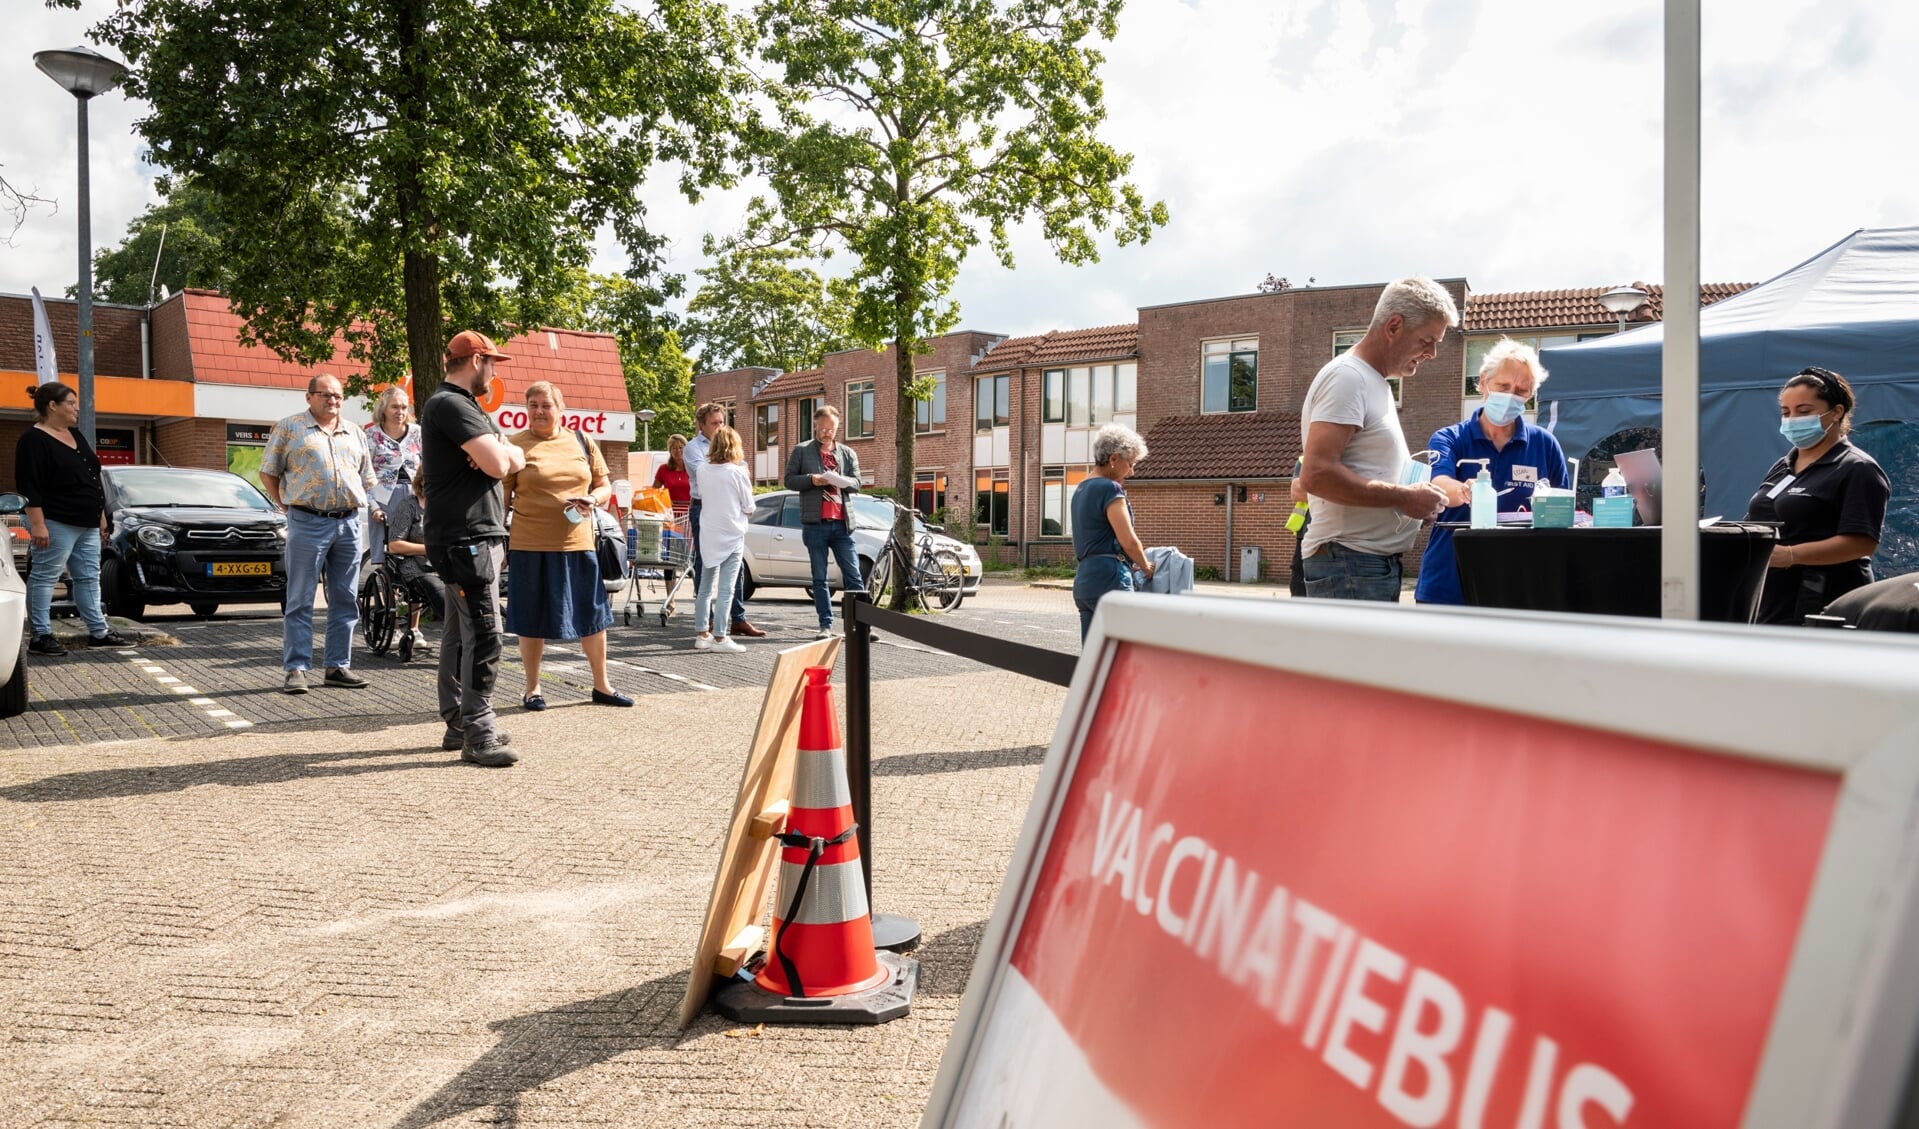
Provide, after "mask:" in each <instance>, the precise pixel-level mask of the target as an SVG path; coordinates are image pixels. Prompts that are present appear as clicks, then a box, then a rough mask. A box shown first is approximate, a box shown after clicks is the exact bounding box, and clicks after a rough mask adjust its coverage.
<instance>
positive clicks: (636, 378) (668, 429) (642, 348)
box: [561, 271, 694, 447]
mask: <svg viewBox="0 0 1919 1129" xmlns="http://www.w3.org/2000/svg"><path fill="white" fill-rule="evenodd" d="M664 297H665V294H664V293H662V291H660V290H658V289H655V288H651V287H647V286H642V285H640V284H638V283H636V282H634V281H633V280H632V279H630V278H622V277H620V276H618V275H595V274H588V273H586V272H584V271H582V272H579V273H578V275H577V276H576V278H575V282H574V286H573V288H572V290H571V292H570V293H569V295H568V297H567V299H566V301H565V302H564V303H563V304H562V307H561V312H562V315H563V316H564V318H565V319H566V324H567V325H570V326H574V327H577V328H579V329H586V330H592V331H594V332H598V333H610V334H612V335H613V339H614V341H616V342H617V343H618V345H619V349H620V368H621V370H622V371H623V373H624V374H625V376H626V398H627V401H628V402H629V403H630V404H631V406H632V408H633V410H634V411H636V412H637V411H642V410H646V409H651V410H652V411H653V412H655V413H656V415H655V417H654V419H653V423H652V427H651V430H652V431H653V432H654V433H655V434H657V435H659V436H660V438H659V439H657V440H654V443H655V444H656V445H659V446H662V447H663V446H664V445H665V441H666V436H668V435H671V434H673V433H675V432H678V433H680V434H682V435H691V434H693V408H694V404H693V362H692V360H691V359H690V358H688V357H687V355H686V353H685V352H684V351H683V350H682V349H681V347H680V335H679V333H678V331H677V330H675V329H674V319H673V317H672V316H671V315H670V314H667V313H665V312H664V310H663V309H662V301H663V298H664Z"/></svg>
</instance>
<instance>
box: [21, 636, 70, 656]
mask: <svg viewBox="0 0 1919 1129" xmlns="http://www.w3.org/2000/svg"><path fill="white" fill-rule="evenodd" d="M27 653H28V654H30V655H45V656H46V657H48V658H50V659H52V658H59V657H60V656H61V655H64V654H66V653H67V649H66V648H65V647H62V646H61V645H60V640H58V639H55V638H54V637H53V636H51V635H35V636H34V637H33V642H31V643H28V644H27Z"/></svg>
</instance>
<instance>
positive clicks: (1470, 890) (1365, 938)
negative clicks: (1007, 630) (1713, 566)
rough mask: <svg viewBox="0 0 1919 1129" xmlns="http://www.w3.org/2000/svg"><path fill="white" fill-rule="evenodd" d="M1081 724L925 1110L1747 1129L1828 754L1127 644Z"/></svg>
mask: <svg viewBox="0 0 1919 1129" xmlns="http://www.w3.org/2000/svg"><path fill="white" fill-rule="evenodd" d="M1232 602H1237V601H1232ZM1402 614H1407V615H1412V614H1416V613H1402ZM1218 627H1219V625H1217V624H1215V625H1212V629H1214V630H1217V629H1218ZM1907 661H1908V662H1910V661H1911V657H1910V656H1908V657H1907ZM1427 669H1429V670H1443V669H1447V668H1446V667H1445V666H1444V665H1443V664H1440V665H1436V666H1429V667H1428V668H1427ZM1463 684H1464V685H1465V686H1467V687H1483V688H1485V689H1486V690H1487V691H1489V692H1494V693H1496V692H1499V688H1501V687H1515V686H1518V687H1519V688H1520V689H1521V690H1523V689H1524V683H1523V682H1522V683H1518V684H1516V683H1514V682H1511V681H1508V680H1504V679H1502V678H1501V677H1500V676H1498V675H1497V673H1496V672H1491V671H1487V672H1482V673H1474V674H1472V675H1471V676H1470V677H1469V678H1466V679H1464V680H1463ZM1078 724H1079V725H1080V728H1079V730H1078V732H1077V734H1076V735H1075V739H1073V740H1070V741H1067V742H1065V743H1064V744H1062V743H1061V742H1056V745H1055V750H1054V755H1055V757H1061V758H1065V759H1066V763H1063V764H1061V765H1060V766H1059V776H1058V779H1057V790H1056V792H1055V794H1054V795H1053V796H1052V797H1045V796H1042V797H1039V798H1036V800H1035V803H1036V804H1043V803H1046V802H1047V801H1048V800H1049V799H1050V800H1051V801H1052V807H1051V810H1050V813H1049V818H1050V824H1048V825H1046V826H1045V833H1044V843H1043V846H1041V847H1039V848H1038V849H1036V850H1034V851H1033V852H1032V854H1031V856H1030V858H1029V859H1027V862H1026V866H1027V871H1026V873H1025V874H1024V875H1023V876H1021V875H1015V878H1016V879H1019V881H1018V885H1019V886H1020V887H1021V888H1020V890H1019V892H1018V897H1019V899H1020V901H1019V905H1020V906H1021V907H1022V908H1021V910H1020V911H1019V912H1018V913H1017V914H1014V915H1012V916H1011V917H1008V918H1006V919H1005V921H1004V924H1005V929H1004V932H1003V935H1001V936H999V937H998V938H997V939H996V940H989V945H990V946H991V947H993V948H994V950H995V951H994V952H993V953H991V954H990V955H989V954H984V953H983V955H982V961H981V963H982V967H981V968H980V969H976V972H975V976H974V984H973V986H972V988H971V989H969V991H982V992H984V993H985V994H984V995H983V996H982V997H981V999H980V1000H979V1001H972V1000H969V1006H970V1008H971V1011H972V1012H973V1014H971V1015H970V1016H969V1018H968V1019H967V1020H965V1021H963V1023H962V1028H963V1029H964V1030H963V1031H962V1032H960V1033H956V1035H955V1049H956V1050H957V1052H958V1053H960V1054H961V1055H963V1056H964V1062H963V1064H951V1063H949V1064H948V1065H949V1067H952V1069H950V1070H948V1069H943V1071H942V1083H943V1096H942V1094H936V1106H938V1107H939V1108H934V1109H929V1112H928V1114H927V1119H926V1122H925V1124H927V1125H929V1126H933V1125H939V1126H948V1125H951V1126H980V1127H991V1129H1038V1127H1042V1126H1043V1127H1047V1129H1069V1127H1075V1126H1078V1127H1086V1129H1091V1127H1093V1126H1100V1127H1107V1126H1142V1127H1146V1126H1150V1127H1170V1126H1208V1127H1219V1129H1230V1127H1235V1126H1270V1125H1297V1126H1311V1127H1316V1129H1317V1127H1339V1129H1347V1127H1352V1129H1364V1127H1370V1126H1381V1127H1387V1126H1417V1127H1431V1126H1447V1127H1454V1126H1457V1127H1459V1129H1612V1127H1616V1126H1681V1127H1688V1129H1699V1127H1710V1126H1737V1125H1740V1124H1741V1123H1742V1117H1744V1116H1745V1114H1746V1109H1747V1105H1748V1101H1749V1097H1750V1095H1751V1093H1752V1091H1753V1088H1754V1084H1755V1080H1756V1077H1757V1075H1758V1073H1759V1071H1760V1069H1761V1064H1762V1059H1763V1057H1764V1052H1765V1050H1766V1047H1767V1043H1768V1038H1769V1035H1770V1033H1771V1032H1772V1030H1773V1027H1774V1022H1775V1013H1776V1011H1777V1008H1778V1004H1779V1001H1780V998H1781V993H1782V989H1783V987H1784V985H1785V983H1786V980H1787V977H1788V971H1789V968H1790V967H1791V965H1792V962H1793V959H1794V954H1795V948H1796V945H1797V943H1798V940H1799V937H1800V934H1801V930H1802V920H1803V918H1804V917H1805V915H1806V912H1807V907H1808V903H1809V899H1810V897H1811V893H1812V890H1813V888H1814V885H1815V879H1816V878H1817V876H1818V874H1819V870H1820V866H1821V862H1822V857H1823V856H1824V854H1825V851H1826V848H1827V845H1828V842H1829V840H1830V838H1831V833H1832V829H1833V821H1834V818H1835V813H1836V811H1837V808H1838V803H1839V799H1840V794H1841V785H1842V782H1843V776H1842V775H1841V774H1840V773H1838V772H1834V771H1831V770H1830V769H1829V768H1822V767H1815V766H1806V765H1794V764H1789V763H1781V762H1779V761H1777V760H1773V759H1754V758H1750V757H1738V756H1728V755H1725V754H1724V753H1723V752H1721V751H1716V750H1708V749H1702V748H1698V747H1691V746H1688V745H1686V744H1681V743H1676V742H1673V741H1666V740H1658V739H1652V738H1649V737H1647V736H1644V735H1630V734H1626V733H1621V732H1617V731H1612V730H1608V729H1605V728H1599V727H1595V726H1592V725H1586V724H1571V723H1565V722H1557V721H1552V720H1545V719H1541V718H1538V717H1528V716H1521V715H1518V714H1515V713H1511V712H1506V711H1503V710H1497V709H1491V708H1486V707H1485V706H1482V705H1474V704H1467V703H1464V702H1460V701H1449V700H1442V699H1436V698H1434V697H1430V696H1420V695H1414V694H1411V693H1407V692H1402V691H1399V690H1395V689H1387V688H1382V687H1380V686H1377V685H1367V684H1361V683H1357V682H1354V681H1350V680H1345V679H1341V678H1337V677H1322V676H1320V675H1317V674H1311V673H1304V672H1300V671H1296V670H1288V669H1276V668H1274V667H1271V666H1265V665H1259V664H1256V663H1249V662H1245V661H1234V660H1232V659H1229V658H1222V657H1217V656H1214V655H1205V654H1195V653H1191V652H1188V651H1184V650H1179V649H1172V648H1169V647H1165V646H1155V645H1151V644H1148V643H1143V642H1133V641H1119V642H1115V643H1113V644H1112V645H1111V646H1110V650H1109V652H1108V654H1107V657H1106V666H1105V668H1104V672H1103V679H1102V680H1101V681H1100V683H1099V685H1098V687H1097V690H1096V692H1095V693H1094V694H1093V695H1092V696H1091V697H1090V699H1089V700H1088V702H1087V703H1086V704H1085V707H1084V709H1083V711H1082V714H1081V718H1080V720H1079V723H1078ZM1069 750H1070V755H1069ZM1028 826H1029V833H1031V832H1032V831H1033V829H1034V828H1036V827H1039V826H1041V825H1040V824H1038V823H1032V822H1029V825H1028ZM1016 861H1017V860H1016ZM1013 886H1014V883H1013V881H1012V880H1009V887H1008V892H1009V894H1010V893H1011V892H1012V890H1013ZM1007 896H1008V895H1007V894H1003V895H1002V901H1003V902H1004V901H1005V900H1006V898H1007ZM1013 918H1017V921H1016V923H1015V921H1014V920H1013ZM995 920H996V922H998V921H1001V920H1002V918H1001V917H999V916H996V918H995ZM989 963H990V968H989V967H988V965H989ZM989 972H990V975H983V973H989ZM982 985H984V987H983V986H982ZM949 1053H951V1052H949Z"/></svg>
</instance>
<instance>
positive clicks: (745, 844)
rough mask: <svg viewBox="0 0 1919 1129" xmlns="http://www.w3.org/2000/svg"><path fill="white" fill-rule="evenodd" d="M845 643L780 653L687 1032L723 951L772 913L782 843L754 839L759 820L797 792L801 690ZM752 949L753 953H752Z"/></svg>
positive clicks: (718, 887) (688, 999) (710, 906)
mask: <svg viewBox="0 0 1919 1129" xmlns="http://www.w3.org/2000/svg"><path fill="white" fill-rule="evenodd" d="M839 653H840V640H839V639H838V638H837V637H835V638H830V639H816V640H814V641H813V642H811V643H803V644H801V645H800V646H797V647H789V648H787V649H786V650H784V651H781V652H780V653H779V657H778V658H777V659H776V660H775V661H774V663H773V673H772V674H771V675H770V676H769V677H768V678H767V680H766V697H765V699H764V700H763V701H762V702H761V703H760V719H759V724H758V725H757V726H756V727H755V728H754V731H753V743H752V744H751V745H750V746H749V747H748V749H747V753H746V767H745V770H744V771H743V772H742V773H741V775H740V790H739V793H738V795H737V796H736V797H735V798H734V800H733V818H732V821H731V822H730V823H729V824H728V826H727V832H726V843H725V846H724V847H723V848H722V849H721V851H720V864H719V868H718V870H717V871H715V873H714V875H713V891H712V893H711V894H710V895H708V897H707V902H706V923H705V924H704V925H703V926H702V927H701V929H700V940H699V945H698V947H697V948H696V949H695V950H694V953H693V969H692V974H691V975H689V976H688V977H687V984H686V995H685V996H684V997H683V998H682V999H681V1000H680V1027H681V1029H685V1027H686V1025H687V1024H689V1023H691V1022H693V1018H694V1017H695V1016H697V1015H698V1014H699V1013H700V1009H701V1008H704V1007H705V1006H706V1001H707V998H708V997H709V996H710V995H711V994H712V992H713V977H712V976H711V975H709V974H708V973H709V971H710V970H711V969H713V968H715V967H717V963H716V962H717V961H718V960H719V958H720V953H721V950H722V949H724V948H726V947H727V943H728V942H729V941H732V940H734V939H736V938H738V937H739V936H740V932H741V930H743V929H745V928H746V927H747V926H749V925H758V924H759V923H760V920H761V919H762V918H763V917H765V916H766V903H767V899H768V898H769V897H770V896H771V895H772V893H773V883H774V878H775V876H776V875H777V874H778V873H779V859H780V846H779V842H778V840H775V839H773V838H770V837H768V838H755V837H754V836H753V833H752V832H753V823H754V821H755V820H757V819H759V818H760V817H761V816H762V815H763V814H765V813H768V812H770V811H772V810H773V809H774V808H775V807H776V806H784V805H785V804H786V802H787V800H788V799H789V798H790V797H791V795H792V792H793V760H794V757H793V750H794V749H795V748H797V747H798V746H799V740H800V685H801V683H802V681H803V677H802V676H803V672H804V671H805V670H806V668H807V667H810V666H824V667H831V666H833V665H834V664H835V663H836V662H838V660H839ZM750 955H752V954H751V950H749V951H748V952H747V953H746V954H745V955H744V956H742V957H741V959H742V960H744V959H745V958H746V956H750Z"/></svg>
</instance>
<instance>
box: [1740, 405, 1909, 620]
mask: <svg viewBox="0 0 1919 1129" xmlns="http://www.w3.org/2000/svg"><path fill="white" fill-rule="evenodd" d="M1853 404H1854V400H1853V395H1852V386H1851V385H1850V384H1847V383H1846V378H1845V377H1843V376H1840V375H1839V374H1838V373H1836V372H1828V371H1827V370H1825V369H1822V368H1809V369H1806V370H1805V371H1803V372H1801V373H1799V375H1797V376H1795V377H1793V378H1792V379H1791V380H1788V381H1786V386H1785V387H1784V388H1782V389H1780V390H1779V417H1780V419H1779V433H1780V434H1781V435H1783V436H1784V437H1785V439H1786V441H1787V442H1788V443H1791V444H1792V446H1793V450H1792V452H1791V453H1789V454H1788V455H1786V457H1785V458H1783V459H1780V460H1779V461H1778V462H1776V463H1774V464H1773V466H1772V469H1771V470H1770V471H1768V472H1766V480H1765V481H1764V482H1762V483H1760V484H1759V491H1758V493H1756V494H1754V495H1753V496H1752V503H1751V504H1750V505H1749V506H1748V507H1747V509H1746V520H1747V521H1772V522H1778V523H1779V543H1778V544H1777V545H1775V546H1774V547H1773V550H1772V562H1771V568H1770V570H1769V571H1768V572H1767V573H1766V588H1765V591H1764V592H1763V593H1762V594H1761V595H1760V597H1759V622H1760V623H1790V624H1801V623H1804V622H1805V617H1806V616H1807V615H1808V614H1811V613H1815V612H1818V611H1820V610H1822V609H1823V608H1824V607H1825V606H1826V605H1827V604H1829V603H1831V602H1832V601H1833V600H1835V599H1837V598H1838V597H1840V596H1843V595H1845V594H1846V593H1847V592H1850V591H1852V590H1853V589H1855V588H1860V587H1863V586H1865V585H1867V584H1870V583H1871V582H1872V554H1873V553H1874V552H1876V551H1878V549H1879V532H1880V529H1881V527H1883V526H1884V525H1885V521H1886V500H1887V498H1888V497H1890V496H1891V494H1892V486H1891V483H1890V482H1888V481H1887V479H1886V472H1885V471H1883V470H1881V469H1879V464H1878V463H1876V462H1874V461H1873V458H1872V456H1871V455H1868V454H1866V453H1865V452H1864V451H1861V450H1860V449H1859V448H1857V447H1855V446H1853V445H1852V444H1851V443H1849V442H1847V440H1846V432H1847V431H1848V430H1850V428H1851V426H1852V409H1853Z"/></svg>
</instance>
